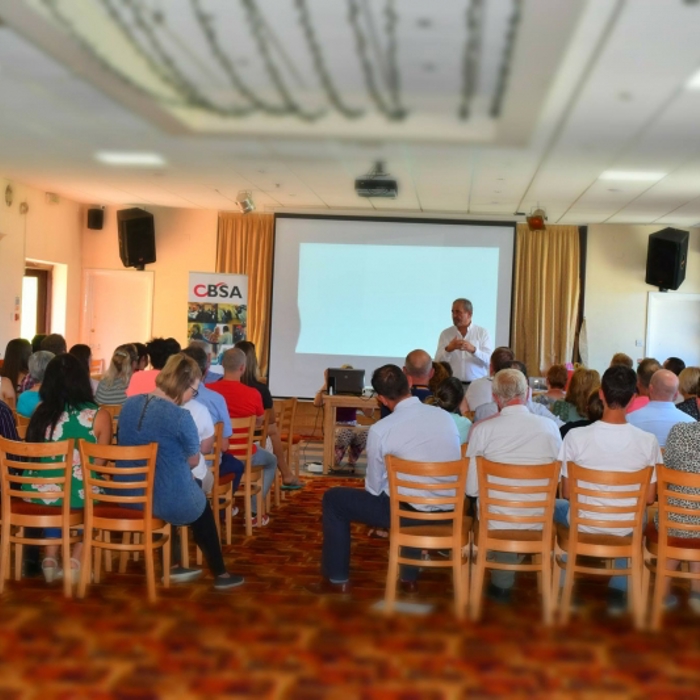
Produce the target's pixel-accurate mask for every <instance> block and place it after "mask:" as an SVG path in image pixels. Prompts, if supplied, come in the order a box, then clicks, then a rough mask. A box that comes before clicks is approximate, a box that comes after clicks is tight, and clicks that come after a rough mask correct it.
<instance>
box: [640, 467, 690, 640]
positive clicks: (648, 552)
mask: <svg viewBox="0 0 700 700" xmlns="http://www.w3.org/2000/svg"><path fill="white" fill-rule="evenodd" d="M656 478H657V486H658V494H659V529H658V531H657V529H656V525H655V524H654V521H653V519H652V520H649V521H648V522H647V526H646V531H645V535H646V546H645V552H644V554H645V557H644V558H645V562H644V563H645V567H644V572H643V577H642V587H643V590H644V596H643V598H644V600H648V599H649V584H650V578H651V575H650V572H652V571H653V572H655V573H656V581H655V583H654V586H655V588H654V597H653V599H652V604H651V616H650V624H651V628H652V629H654V630H658V629H659V628H660V627H661V614H662V612H663V599H664V590H665V588H666V586H665V583H666V578H683V579H692V578H696V579H697V578H700V574H699V573H693V572H691V571H682V570H680V568H679V570H677V571H668V570H667V562H668V560H669V559H678V560H680V561H681V562H700V524H698V525H691V524H688V523H682V522H678V521H677V520H675V519H673V518H674V517H675V516H688V518H689V519H690V518H692V519H694V520H695V521H696V522H697V521H698V519H700V474H692V473H687V472H679V471H676V470H675V469H669V468H668V467H665V466H664V465H662V464H658V465H657V466H656ZM679 487H685V488H686V489H687V488H692V489H695V490H696V494H692V493H685V492H684V493H682V494H679V493H678V491H679ZM681 501H683V502H684V504H685V505H681ZM687 504H695V507H694V508H688V507H687ZM669 528H673V529H674V530H680V531H682V532H687V533H688V535H689V536H688V537H669V535H668V530H669Z"/></svg>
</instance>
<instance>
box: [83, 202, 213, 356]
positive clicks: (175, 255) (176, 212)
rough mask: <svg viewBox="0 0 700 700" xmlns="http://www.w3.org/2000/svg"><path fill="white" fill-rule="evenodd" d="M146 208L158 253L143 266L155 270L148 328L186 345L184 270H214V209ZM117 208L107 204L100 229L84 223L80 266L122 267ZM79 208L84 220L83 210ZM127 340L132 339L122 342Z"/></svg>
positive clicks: (154, 332) (186, 276)
mask: <svg viewBox="0 0 700 700" xmlns="http://www.w3.org/2000/svg"><path fill="white" fill-rule="evenodd" d="M120 208H121V207H120ZM124 208H125V207H124ZM85 209H86V208H85ZM148 211H149V212H150V213H152V214H153V215H154V224H155V231H156V258H157V262H155V263H154V264H153V265H148V266H147V268H146V269H148V270H153V271H154V276H155V285H154V298H153V332H152V334H153V336H162V337H169V336H172V337H173V338H176V339H177V340H179V341H180V343H182V344H183V345H184V344H185V343H186V340H187V283H188V273H189V272H190V271H191V272H214V269H215V264H216V232H217V224H218V212H216V211H208V210H201V209H169V208H166V207H148ZM116 212H117V209H116V208H108V209H106V210H105V217H104V228H103V229H102V230H101V231H93V230H90V229H88V228H87V227H85V228H84V229H83V246H82V248H83V257H82V262H83V267H84V268H98V269H118V270H123V269H124V266H123V265H122V263H121V260H120V259H119V244H118V235H117V214H116ZM83 214H84V216H83V220H84V221H86V219H87V214H86V212H85V211H84V212H83ZM128 340H133V339H128V338H127V339H125V342H128ZM143 340H144V341H146V340H148V338H144V339H143Z"/></svg>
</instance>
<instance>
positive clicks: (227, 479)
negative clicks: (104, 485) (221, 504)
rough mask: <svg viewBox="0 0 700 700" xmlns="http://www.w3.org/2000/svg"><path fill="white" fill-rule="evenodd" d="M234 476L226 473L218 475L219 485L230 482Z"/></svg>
mask: <svg viewBox="0 0 700 700" xmlns="http://www.w3.org/2000/svg"><path fill="white" fill-rule="evenodd" d="M235 478H236V475H235V474H226V475H224V476H222V477H219V486H226V485H227V484H230V483H232V482H233V480H234V479H235Z"/></svg>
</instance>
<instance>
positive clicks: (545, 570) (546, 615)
mask: <svg viewBox="0 0 700 700" xmlns="http://www.w3.org/2000/svg"><path fill="white" fill-rule="evenodd" d="M535 557H536V561H538V563H539V564H540V566H541V567H542V572H541V575H540V577H539V578H540V582H541V586H540V593H541V594H542V619H543V620H544V624H545V625H551V624H552V622H553V621H554V605H553V602H552V578H553V572H552V558H551V557H545V556H543V555H542V554H536V555H535V556H534V557H533V558H535Z"/></svg>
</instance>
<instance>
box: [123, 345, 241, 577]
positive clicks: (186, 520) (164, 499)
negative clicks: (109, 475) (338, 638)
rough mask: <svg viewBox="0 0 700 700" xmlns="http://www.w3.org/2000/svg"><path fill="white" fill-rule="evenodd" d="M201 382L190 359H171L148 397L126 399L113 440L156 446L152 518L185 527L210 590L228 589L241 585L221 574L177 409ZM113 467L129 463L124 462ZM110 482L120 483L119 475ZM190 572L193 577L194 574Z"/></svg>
mask: <svg viewBox="0 0 700 700" xmlns="http://www.w3.org/2000/svg"><path fill="white" fill-rule="evenodd" d="M201 377H202V373H201V371H200V369H199V366H198V365H197V363H196V362H195V361H194V360H193V359H192V358H191V357H187V355H184V354H182V353H177V354H176V355H172V356H171V357H170V358H169V359H168V361H167V362H166V364H165V367H163V369H162V370H161V371H160V372H159V373H158V376H157V377H156V388H155V389H154V390H153V391H152V392H150V393H148V394H137V395H136V396H132V397H131V398H130V399H128V400H127V401H126V403H125V404H124V407H123V408H122V411H121V413H120V415H119V435H118V441H119V444H120V445H148V444H150V443H152V442H155V443H158V454H157V457H156V469H155V479H154V484H153V515H154V516H155V517H156V518H161V519H162V520H165V521H166V522H169V523H172V524H173V525H189V527H190V530H191V531H192V537H193V538H194V541H195V542H196V544H197V546H198V547H199V548H200V549H201V550H202V553H203V554H204V558H205V559H206V561H207V564H208V565H209V569H210V570H211V572H212V574H213V575H214V588H217V589H228V588H233V587H235V586H239V585H241V584H242V583H243V578H242V577H241V576H236V575H234V574H230V573H229V572H228V571H227V569H226V565H225V563H224V558H223V554H222V552H221V544H220V542H219V535H218V533H217V531H216V524H215V522H214V514H213V512H212V509H211V506H210V505H209V502H208V501H207V498H206V496H205V495H204V492H203V491H202V489H201V488H200V487H199V486H198V485H197V482H196V481H195V480H194V478H193V476H192V469H194V468H195V467H197V466H198V465H199V462H200V460H199V456H200V453H201V442H200V437H199V433H198V432H197V426H196V425H195V422H194V419H193V418H192V416H191V415H190V413H189V412H188V411H187V409H185V408H183V407H182V406H183V404H184V403H187V402H188V401H190V400H191V399H193V398H195V397H196V396H197V394H198V393H199V382H200V379H201ZM118 466H121V467H129V466H131V464H130V462H128V461H124V462H119V463H118ZM114 478H115V480H116V481H119V480H120V477H119V475H116V476H115V477H114ZM131 478H132V477H130V476H129V477H127V478H125V479H124V480H130V479H131ZM121 493H128V492H125V491H121ZM193 573H194V574H195V575H198V572H197V571H196V570H195V572H193ZM191 578H193V576H188V578H187V579H181V580H189V579H191Z"/></svg>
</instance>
